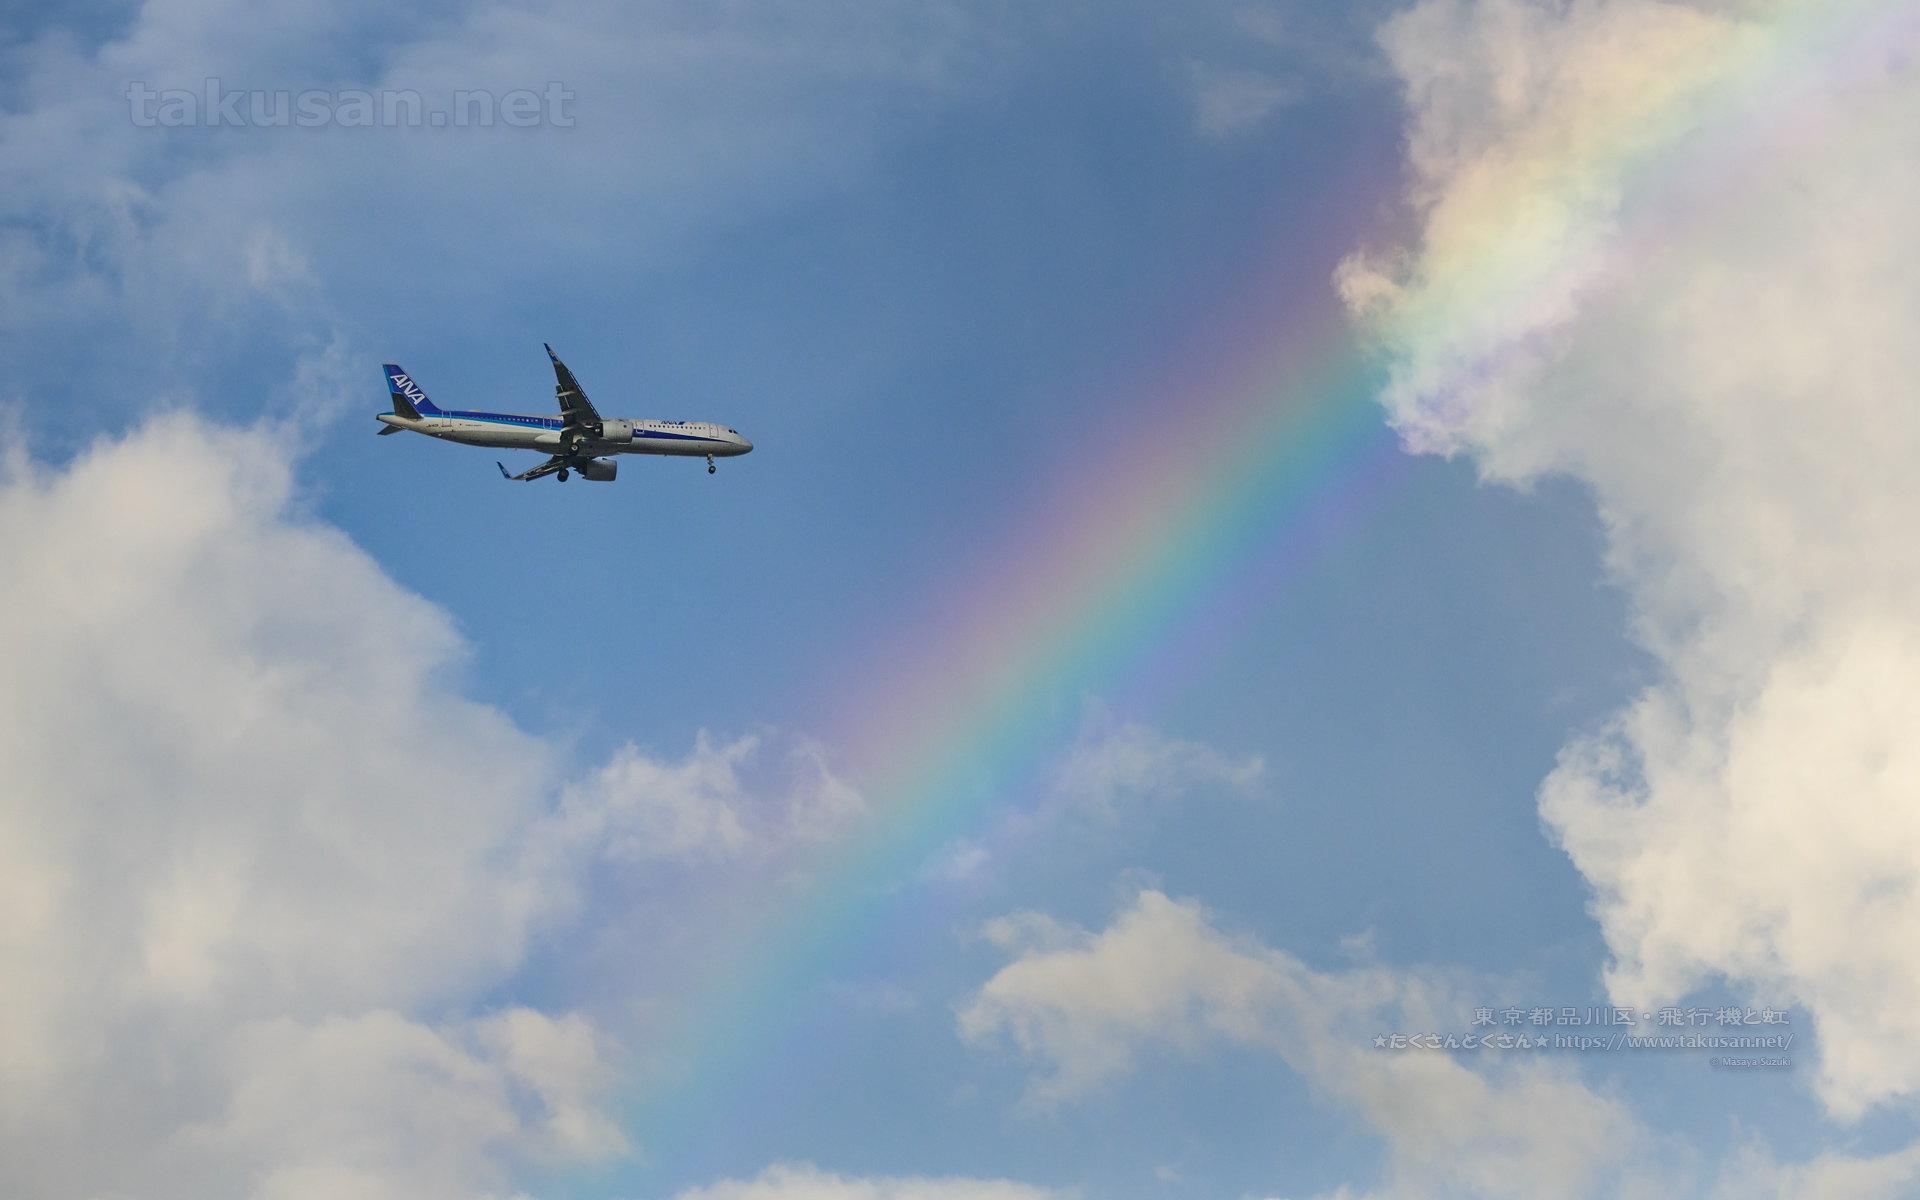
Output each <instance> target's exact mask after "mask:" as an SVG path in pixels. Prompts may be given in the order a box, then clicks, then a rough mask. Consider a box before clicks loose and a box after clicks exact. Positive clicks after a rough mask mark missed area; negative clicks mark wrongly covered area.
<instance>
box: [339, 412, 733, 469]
mask: <svg viewBox="0 0 1920 1200" xmlns="http://www.w3.org/2000/svg"><path fill="white" fill-rule="evenodd" d="M377 419H378V420H379V421H381V422H383V423H385V424H388V425H392V426H393V427H395V428H396V429H406V430H410V431H412V432H414V433H424V434H426V435H427V436H428V437H436V438H442V439H444V440H446V441H449V442H460V443H461V444H463V445H467V446H496V447H499V448H501V449H504V450H539V451H542V452H543V453H546V454H560V453H564V452H567V451H569V450H571V452H573V453H575V454H579V455H582V456H586V457H598V456H600V455H606V454H674V455H680V456H682V457H686V458H708V457H713V458H732V457H734V456H735V455H740V454H745V453H747V452H748V451H749V450H752V449H753V443H752V442H750V441H748V440H747V439H746V438H745V437H743V436H742V435H741V434H740V433H739V432H737V431H736V430H732V429H728V428H727V427H726V426H724V425H710V424H707V423H706V422H704V421H627V420H615V421H606V422H603V423H602V430H601V432H602V436H601V437H597V438H586V439H583V440H579V441H577V442H575V443H574V444H573V445H572V446H571V447H567V446H562V445H561V440H560V438H561V430H562V429H563V427H564V426H563V425H562V423H561V419H560V418H559V417H536V416H532V415H529V414H525V413H495V412H465V411H452V412H450V411H447V410H444V409H442V410H439V411H436V412H422V413H421V414H420V417H419V419H418V420H410V419H408V418H406V417H402V416H397V415H395V414H393V413H381V414H379V416H378V417H377Z"/></svg>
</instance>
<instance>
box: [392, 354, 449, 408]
mask: <svg viewBox="0 0 1920 1200" xmlns="http://www.w3.org/2000/svg"><path fill="white" fill-rule="evenodd" d="M386 372H387V391H388V392H389V393H390V394H391V395H392V396H393V411H394V413H395V414H396V415H398V416H402V417H405V418H407V419H408V420H409V421H418V420H419V419H420V418H421V417H422V416H423V415H425V416H432V415H434V414H435V413H438V412H439V411H440V410H439V409H438V408H436V407H435V406H434V403H433V401H431V400H429V399H427V394H426V393H425V392H423V391H421V390H420V385H419V384H417V383H415V382H414V381H413V376H411V375H409V374H407V373H406V372H405V371H403V370H401V369H400V364H399V363H388V364H386Z"/></svg>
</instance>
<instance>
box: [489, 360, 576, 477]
mask: <svg viewBox="0 0 1920 1200" xmlns="http://www.w3.org/2000/svg"><path fill="white" fill-rule="evenodd" d="M564 369H565V368H562V370H564ZM493 465H494V466H496V467H499V468H500V474H501V475H503V476H506V478H507V479H510V480H512V481H513V482H515V483H518V482H520V481H521V480H523V479H538V478H540V477H541V476H543V475H551V474H553V473H554V472H555V471H558V470H559V469H560V468H562V467H564V466H566V465H567V456H566V455H564V454H556V455H554V456H553V457H552V458H550V459H548V460H547V461H545V462H543V463H541V464H540V465H539V466H537V467H535V468H534V469H533V470H531V471H522V472H521V473H520V474H518V475H508V474H507V465H506V464H505V463H502V462H496V463H494V464H493Z"/></svg>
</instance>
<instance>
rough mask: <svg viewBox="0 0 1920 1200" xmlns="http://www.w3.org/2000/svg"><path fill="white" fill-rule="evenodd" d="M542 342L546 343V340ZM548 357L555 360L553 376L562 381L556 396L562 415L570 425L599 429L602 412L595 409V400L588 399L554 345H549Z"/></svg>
mask: <svg viewBox="0 0 1920 1200" xmlns="http://www.w3.org/2000/svg"><path fill="white" fill-rule="evenodd" d="M541 344H542V345H546V343H544V342H542V343H541ZM547 357H548V358H550V359H552V360H553V377H554V378H555V379H557V380H559V381H560V386H559V388H558V389H557V391H558V395H557V397H556V398H557V399H558V400H559V401H560V415H561V417H563V418H565V420H566V423H567V424H569V425H583V426H585V427H587V428H588V429H592V430H595V431H598V430H599V428H600V414H599V413H597V412H595V411H594V408H593V402H592V401H590V400H588V399H587V394H586V393H585V392H583V391H581V390H580V381H579V380H578V379H575V378H574V377H573V372H572V371H569V370H567V364H565V363H563V362H561V361H560V356H559V355H558V354H555V353H554V352H553V347H552V346H547ZM596 436H597V434H596Z"/></svg>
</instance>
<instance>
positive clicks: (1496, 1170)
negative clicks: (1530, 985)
mask: <svg viewBox="0 0 1920 1200" xmlns="http://www.w3.org/2000/svg"><path fill="white" fill-rule="evenodd" d="M986 932H987V936H988V937H989V938H991V939H993V940H994V941H996V942H998V943H999V944H1000V945H1001V946H1003V947H1004V948H1006V949H1007V950H1009V951H1010V952H1012V953H1015V954H1016V955H1018V957H1017V958H1016V960H1015V961H1014V962H1012V963H1011V964H1009V965H1008V966H1006V967H1005V968H1003V969H1002V970H1001V971H1000V972H999V973H998V974H996V975H995V976H994V977H993V978H992V979H991V980H989V981H988V982H987V983H986V985H985V986H983V987H982V988H981V989H980V991H979V993H978V994H977V995H975V996H974V997H973V998H972V999H971V1000H970V1001H969V1002H968V1003H967V1004H966V1005H965V1006H964V1007H962V1008H961V1009H960V1012H959V1023H960V1030H961V1033H962V1035H963V1036H965V1037H966V1038H968V1039H970V1040H972V1041H974V1042H977V1043H987V1042H994V1041H1001V1040H1004V1041H1009V1042H1011V1043H1012V1044H1013V1045H1014V1046H1016V1047H1017V1048H1018V1049H1019V1050H1020V1051H1021V1052H1022V1053H1023V1054H1025V1055H1028V1056H1030V1057H1033V1058H1036V1059H1039V1060H1041V1061H1043V1062H1045V1063H1047V1064H1048V1065H1049V1067H1050V1070H1051V1074H1050V1075H1048V1076H1047V1077H1046V1078H1044V1079H1042V1080H1040V1081H1038V1083H1037V1084H1036V1090H1035V1094H1034V1098H1035V1099H1036V1100H1037V1101H1039V1102H1041V1103H1058V1102H1061V1101H1064V1100H1068V1099H1072V1098H1075V1097H1079V1096H1082V1095H1085V1094H1087V1093H1088V1092H1090V1091H1092V1090H1094V1089H1096V1088H1098V1087H1101V1086H1103V1085H1106V1084H1108V1083H1109V1082H1110V1081H1112V1080H1115V1079H1117V1078H1118V1077H1119V1076H1120V1075H1121V1074H1122V1073H1124V1072H1125V1071H1126V1070H1128V1069H1129V1067H1130V1066H1131V1065H1132V1063H1133V1062H1134V1060H1135V1059H1136V1058H1137V1057H1138V1056H1139V1055H1140V1054H1141V1053H1142V1052H1143V1051H1146V1050H1149V1049H1152V1048H1155V1047H1167V1048H1172V1049H1174V1050H1177V1051H1180V1052H1184V1053H1189V1054H1191V1053H1196V1052H1199V1051H1201V1050H1204V1049H1205V1048H1207V1047H1209V1046H1211V1045H1216V1044H1222V1043H1224V1044H1229V1045H1238V1046H1244V1047H1251V1048H1257V1049H1261V1050H1265V1051H1269V1052H1272V1053H1274V1054H1276V1055H1278V1056H1279V1057H1280V1058H1281V1059H1282V1060H1284V1061H1285V1062H1286V1063H1287V1065H1289V1066H1290V1067H1292V1068H1293V1069H1294V1070H1296V1071H1298V1072H1300V1073H1301V1074H1302V1075H1303V1076H1304V1077H1305V1078H1306V1079H1308V1080H1309V1081H1310V1082H1311V1083H1312V1084H1313V1086H1314V1087H1315V1089H1316V1090H1317V1091H1319V1092H1320V1093H1321V1094H1322V1095H1324V1096H1326V1097H1328V1098H1330V1099H1332V1100H1333V1101H1335V1102H1337V1103H1339V1104H1342V1105H1344V1106H1346V1107H1348V1108H1350V1109H1352V1110H1354V1111H1356V1112H1358V1113H1359V1114H1360V1115H1361V1116H1362V1117H1364V1119H1365V1120H1366V1121H1367V1122H1368V1124H1369V1125H1370V1126H1372V1128H1373V1129H1374V1130H1376V1131H1377V1132H1378V1133H1379V1134H1380V1136H1381V1137H1382V1138H1383V1139H1385V1142H1386V1147H1387V1155H1388V1175H1389V1180H1388V1193H1387V1194H1391V1195H1396V1196H1408V1197H1411V1196H1428V1195H1450V1194H1466V1195H1474V1196H1488V1197H1498V1196H1516V1197H1520V1196H1524V1197H1557V1196H1581V1195H1589V1194H1596V1193H1598V1192H1599V1191H1600V1190H1602V1189H1618V1188H1622V1187H1627V1186H1630V1185H1631V1184H1632V1183H1633V1178H1632V1177H1633V1176H1634V1174H1635V1173H1636V1171H1637V1169H1638V1168H1639V1167H1640V1166H1645V1165H1647V1160H1648V1159H1649V1156H1650V1155H1651V1154H1652V1153H1653V1152H1654V1151H1655V1150H1657V1148H1658V1147H1657V1143H1656V1142H1655V1139H1653V1138H1652V1137H1651V1136H1650V1135H1649V1134H1648V1133H1647V1131H1646V1130H1644V1129H1643V1128H1641V1127H1640V1126H1639V1125H1638V1124H1637V1123H1636V1122H1635V1121H1634V1119H1633V1117H1632V1116H1631V1115H1630V1114H1629V1113H1628V1112H1627V1111H1626V1109H1625V1108H1624V1107H1623V1106H1622V1105H1621V1104H1620V1103H1618V1102H1617V1101H1615V1100H1612V1099H1609V1098H1607V1097H1604V1096H1600V1095H1597V1094H1596V1093H1594V1092H1592V1091H1590V1090H1589V1089H1588V1088H1587V1087H1586V1086H1585V1085H1583V1084H1582V1083H1581V1082H1580V1081H1579V1080H1578V1078H1577V1077H1575V1076H1574V1075H1573V1074H1572V1073H1571V1072H1570V1071H1567V1070H1565V1069H1563V1068H1564V1064H1561V1063H1558V1062H1555V1061H1548V1060H1541V1059H1533V1058H1527V1057H1525V1055H1526V1054H1527V1052H1526V1051H1521V1050H1514V1051H1509V1052H1506V1053H1508V1054H1510V1055H1517V1056H1520V1057H1518V1058H1517V1059H1515V1060H1514V1061H1495V1062H1492V1063H1491V1064H1490V1065H1489V1066H1488V1068H1487V1069H1486V1070H1472V1069H1469V1068H1468V1067H1466V1066H1463V1065H1462V1064H1461V1063H1459V1062H1457V1061H1455V1059H1454V1057H1453V1056H1452V1055H1449V1054H1446V1053H1443V1052H1431V1053H1428V1052H1419V1053H1414V1052H1395V1051H1390V1050H1388V1051H1383V1050H1379V1049H1376V1048H1375V1047H1374V1045H1373V1042H1372V1038H1373V1037H1374V1036H1375V1035H1378V1034H1380V1033H1381V1032H1382V1031H1383V1030H1391V1029H1408V1028H1420V1029H1425V1028H1434V1027H1440V1026H1442V1025H1447V1024H1452V1023H1454V1022H1456V1021H1457V1020H1458V1017H1459V1014H1462V1013H1465V1012H1468V1011H1470V1004H1471V1001H1470V1000H1469V999H1468V997H1467V993H1466V992H1465V991H1464V989H1463V988H1462V987H1461V985H1460V983H1459V981H1456V980H1453V979H1451V978H1449V977H1447V976H1445V975H1442V974H1438V973H1432V972H1393V971H1388V970H1385V969H1380V968H1369V969H1359V970H1352V971H1346V972H1341V973H1335V974H1325V973H1320V972H1316V971H1313V970H1312V969H1310V968H1308V967H1307V966H1306V965H1305V964H1304V963H1302V962H1300V961H1299V960H1298V959H1295V958H1293V957H1292V956H1291V955H1288V954H1286V953H1285V952H1283V951H1278V950H1274V949H1271V948H1268V947H1265V946H1262V945H1259V944H1257V943H1255V942H1253V941H1251V940H1248V939H1244V938H1243V939H1235V938H1231V937H1228V936H1226V935H1224V934H1222V933H1220V932H1219V931H1218V930H1217V929H1215V928H1214V927H1213V925H1212V923H1211V922H1210V921H1209V920H1208V918H1207V916H1206V914H1205V913H1203V912H1202V911H1201V910H1200V908H1199V906H1198V905H1196V904H1194V903H1192V902H1182V901H1176V900H1172V899H1170V898H1168V897H1167V896H1165V895H1163V894H1161V893H1159V892H1154V891H1144V892H1142V893H1140V895H1139V896H1138V898H1137V899H1136V900H1135V901H1134V903H1133V906H1132V907H1131V908H1129V909H1128V910H1126V911H1125V912H1123V913H1121V914H1120V915H1119V917H1118V918H1117V919H1116V920H1115V921H1114V923H1113V924H1112V925H1111V926H1110V927H1108V928H1107V929H1105V930H1103V931H1101V932H1099V933H1097V934H1095V933H1088V932H1086V931H1083V930H1080V929H1076V928H1073V927H1071V926H1066V925H1062V924H1060V923H1059V922H1057V921H1054V920H1052V919H1051V918H1048V917H1045V916H1043V915H1037V914H1026V915H1023V916H1021V917H1018V918H1010V919H1004V920H1001V921H996V922H994V923H993V924H992V925H990V926H989V927H988V929H987V931H986ZM1496 1053H1498V1052H1496Z"/></svg>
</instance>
